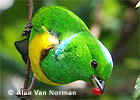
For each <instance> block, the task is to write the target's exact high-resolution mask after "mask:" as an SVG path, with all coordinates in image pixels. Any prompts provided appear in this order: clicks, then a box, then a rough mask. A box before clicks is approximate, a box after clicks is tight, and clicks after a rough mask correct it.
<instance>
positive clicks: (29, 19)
mask: <svg viewBox="0 0 140 100" xmlns="http://www.w3.org/2000/svg"><path fill="white" fill-rule="evenodd" d="M33 8H34V7H33V0H29V16H28V23H27V25H26V26H25V29H26V30H24V31H23V33H22V36H27V37H28V38H29V36H30V32H31V29H32V24H31V22H32V13H33ZM30 70H31V66H30V59H29V57H28V58H27V68H26V72H25V81H24V88H23V89H21V92H22V91H23V92H27V91H30V90H28V83H29V75H30ZM32 84H33V83H32ZM17 97H18V98H20V99H21V100H26V98H27V97H28V95H17Z"/></svg>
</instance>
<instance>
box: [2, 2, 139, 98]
mask: <svg viewBox="0 0 140 100" xmlns="http://www.w3.org/2000/svg"><path fill="white" fill-rule="evenodd" d="M137 2H138V0H34V13H35V12H36V11H37V10H38V9H39V8H40V7H42V6H45V5H60V6H64V7H67V8H69V9H70V10H72V11H73V12H74V13H75V14H77V15H78V16H79V17H80V18H81V19H82V20H83V21H84V22H85V23H86V25H87V26H88V27H89V29H90V30H91V32H92V34H93V35H94V36H96V37H98V38H99V40H100V41H102V43H103V44H104V45H105V46H106V47H107V48H108V49H109V50H110V52H111V53H112V56H113V59H114V69H113V72H112V75H111V78H110V79H108V80H107V81H106V89H105V92H104V94H103V95H101V96H95V95H93V94H92V88H93V87H92V86H90V85H88V84H86V86H85V87H82V84H79V85H81V87H82V88H70V87H69V86H66V87H61V86H57V87H56V86H49V85H46V84H43V83H41V82H38V81H37V82H36V84H35V86H34V89H39V90H45V91H48V90H49V89H54V90H76V91H77V95H76V96H49V95H47V96H35V95H32V96H31V97H30V99H33V100H38V99H54V100H55V99H70V100H71V99H84V100H88V99H95V100H129V99H130V98H131V95H132V92H133V89H134V85H135V81H136V79H137V77H138V75H139V73H140V59H139V57H140V53H139V46H140V44H139V43H140V41H139V36H140V35H139V33H140V23H139V22H140V19H139V18H140V16H139V15H140V8H137V9H136V8H135V5H136V3H137ZM0 16H1V18H0V22H1V23H0V64H1V66H0V68H1V71H0V75H1V80H0V90H1V91H0V98H1V99H6V100H7V99H9V100H11V99H14V100H19V99H17V98H16V97H15V96H9V95H8V93H7V92H8V90H9V89H13V90H14V91H16V90H18V89H19V88H21V87H22V86H23V82H24V73H25V69H26V65H25V64H24V62H23V60H22V58H21V56H20V54H19V53H18V52H17V50H16V48H15V46H14V42H15V41H18V40H22V39H24V38H26V37H21V33H22V31H23V30H24V27H25V25H26V24H27V22H28V0H2V1H1V4H0Z"/></svg>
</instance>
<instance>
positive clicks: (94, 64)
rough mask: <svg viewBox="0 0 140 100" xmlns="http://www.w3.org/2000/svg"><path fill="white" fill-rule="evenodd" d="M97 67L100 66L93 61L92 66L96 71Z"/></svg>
mask: <svg viewBox="0 0 140 100" xmlns="http://www.w3.org/2000/svg"><path fill="white" fill-rule="evenodd" d="M97 65H98V64H97V62H96V61H94V60H93V61H92V62H91V66H92V67H93V68H94V69H95V68H96V67H97Z"/></svg>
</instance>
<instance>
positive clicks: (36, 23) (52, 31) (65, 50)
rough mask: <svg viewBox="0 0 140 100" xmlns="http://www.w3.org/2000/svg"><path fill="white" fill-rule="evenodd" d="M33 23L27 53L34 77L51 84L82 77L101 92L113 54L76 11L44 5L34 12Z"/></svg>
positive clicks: (108, 74)
mask: <svg viewBox="0 0 140 100" xmlns="http://www.w3.org/2000/svg"><path fill="white" fill-rule="evenodd" d="M32 25H33V26H32V30H31V34H30V37H29V46H28V49H29V52H28V53H29V58H30V62H31V67H32V70H33V72H34V76H35V77H36V79H38V80H39V81H41V82H43V83H46V84H50V85H65V84H68V83H71V82H74V81H77V80H83V81H86V82H88V83H94V84H96V85H97V86H98V87H99V89H100V90H101V93H103V91H104V87H105V82H104V81H105V80H106V79H108V78H109V77H110V75H111V72H112V68H113V61H112V57H111V54H110V53H109V51H108V50H107V48H106V47H105V46H104V45H103V44H102V43H101V42H100V41H99V40H98V39H97V38H95V37H94V36H93V35H92V34H91V33H90V30H89V29H88V27H87V26H86V25H85V23H84V22H83V21H82V20H81V19H80V18H79V17H78V16H77V15H75V14H74V13H73V12H71V11H70V10H68V9H67V8H64V7H61V6H46V7H42V8H41V9H39V11H38V12H37V13H36V14H35V15H34V17H33V19H32Z"/></svg>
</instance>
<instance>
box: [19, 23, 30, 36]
mask: <svg viewBox="0 0 140 100" xmlns="http://www.w3.org/2000/svg"><path fill="white" fill-rule="evenodd" d="M31 29H32V24H31V23H28V24H27V25H26V26H25V30H24V31H23V32H22V34H21V35H22V36H27V37H29V36H30V33H31Z"/></svg>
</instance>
